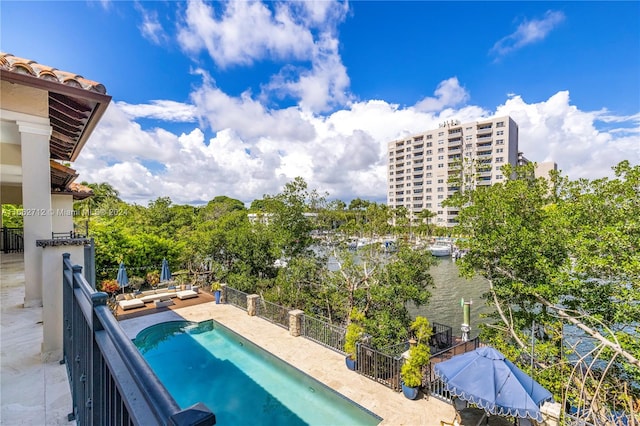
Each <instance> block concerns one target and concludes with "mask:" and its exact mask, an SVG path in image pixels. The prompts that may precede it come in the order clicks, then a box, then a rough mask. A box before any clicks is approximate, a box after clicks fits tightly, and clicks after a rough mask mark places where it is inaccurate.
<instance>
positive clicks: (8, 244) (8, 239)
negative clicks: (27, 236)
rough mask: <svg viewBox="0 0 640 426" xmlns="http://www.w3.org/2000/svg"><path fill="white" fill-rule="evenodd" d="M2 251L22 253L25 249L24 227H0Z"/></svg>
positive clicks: (0, 247)
mask: <svg viewBox="0 0 640 426" xmlns="http://www.w3.org/2000/svg"><path fill="white" fill-rule="evenodd" d="M0 233H2V235H0V251H2V252H3V253H22V252H23V251H24V230H23V229H22V228H8V227H6V226H3V227H2V228H0Z"/></svg>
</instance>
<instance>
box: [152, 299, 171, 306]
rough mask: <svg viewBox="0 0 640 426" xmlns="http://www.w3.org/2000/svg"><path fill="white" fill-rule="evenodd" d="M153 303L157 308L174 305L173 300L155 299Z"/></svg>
mask: <svg viewBox="0 0 640 426" xmlns="http://www.w3.org/2000/svg"><path fill="white" fill-rule="evenodd" d="M153 304H154V305H155V307H156V308H166V307H167V306H171V305H173V300H171V299H169V300H154V301H153Z"/></svg>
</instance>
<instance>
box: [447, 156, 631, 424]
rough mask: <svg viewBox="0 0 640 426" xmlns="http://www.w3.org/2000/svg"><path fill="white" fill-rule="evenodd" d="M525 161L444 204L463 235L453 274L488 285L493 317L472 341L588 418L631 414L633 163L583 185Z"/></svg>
mask: <svg viewBox="0 0 640 426" xmlns="http://www.w3.org/2000/svg"><path fill="white" fill-rule="evenodd" d="M533 167H534V165H529V166H527V167H521V168H517V169H515V170H513V169H512V168H509V167H506V168H503V174H504V175H505V176H513V177H512V178H511V179H509V180H507V181H506V182H505V183H503V184H496V185H494V186H491V187H485V188H479V189H477V190H474V191H469V192H465V193H462V194H459V195H458V196H456V197H454V198H452V199H451V200H449V201H448V203H450V204H452V205H456V206H458V207H460V208H461V211H460V215H459V216H458V219H459V221H460V227H461V230H462V232H464V233H465V234H467V235H469V236H470V240H469V241H468V248H469V253H468V254H467V255H466V256H465V257H463V258H462V261H461V262H460V265H461V267H462V269H463V271H464V272H465V273H467V274H471V273H473V272H476V273H480V274H481V275H483V276H484V277H486V278H487V279H488V280H489V283H490V292H489V302H490V303H492V304H494V305H495V307H496V319H497V320H498V323H496V324H495V325H493V326H490V327H488V328H486V329H485V330H483V333H484V337H485V338H486V339H488V340H489V341H490V342H491V343H492V344H494V345H496V346H497V347H499V349H501V350H503V351H504V352H505V354H506V355H507V356H508V357H509V358H511V359H514V360H516V361H520V363H521V366H522V367H523V368H524V369H525V370H529V371H530V372H531V373H532V374H534V376H535V377H536V379H537V380H539V381H541V382H542V383H543V384H544V385H545V386H547V387H548V388H549V389H550V390H552V391H553V392H554V394H555V395H556V398H557V399H559V400H568V401H569V402H570V403H571V404H572V405H576V406H579V407H583V406H588V407H590V408H591V410H592V411H591V412H590V413H591V416H592V421H593V422H595V423H597V424H601V423H606V422H607V421H608V420H607V415H608V411H610V410H614V409H618V410H624V411H626V412H627V413H634V412H635V413H638V410H637V408H638V406H637V404H638V401H639V400H638V398H639V396H640V388H639V386H640V362H639V361H638V360H639V359H640V329H639V324H640V305H639V304H638V303H637V301H638V300H640V254H639V247H640V203H639V202H638V200H640V167H639V166H633V167H632V166H630V165H629V163H628V162H622V163H621V164H619V165H618V166H617V167H615V168H614V170H615V175H616V178H615V179H608V178H603V179H597V180H593V181H589V180H584V179H582V180H578V181H569V180H568V179H566V178H563V177H561V176H559V175H557V174H556V175H554V176H552V179H551V181H548V180H546V179H542V178H539V179H535V178H533ZM532 342H533V345H534V347H535V353H533V354H532V353H531V346H532ZM532 356H533V365H534V369H533V370H531V368H530V365H531V362H530V360H531V357H532ZM634 404H636V406H635V407H634ZM636 421H638V420H636Z"/></svg>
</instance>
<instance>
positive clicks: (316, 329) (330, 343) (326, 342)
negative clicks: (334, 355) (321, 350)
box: [301, 315, 346, 355]
mask: <svg viewBox="0 0 640 426" xmlns="http://www.w3.org/2000/svg"><path fill="white" fill-rule="evenodd" d="M345 334H346V329H345V328H344V327H341V326H338V325H334V324H331V323H329V322H327V321H323V320H321V319H318V318H314V317H312V316H309V315H303V316H302V330H301V335H302V336H304V337H306V338H307V339H309V340H312V341H314V342H316V343H318V344H320V345H322V346H325V347H327V348H329V349H332V350H334V351H336V352H339V353H341V354H343V355H346V353H345V351H344V336H345Z"/></svg>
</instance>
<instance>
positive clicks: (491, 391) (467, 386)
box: [434, 347, 553, 422]
mask: <svg viewBox="0 0 640 426" xmlns="http://www.w3.org/2000/svg"><path fill="white" fill-rule="evenodd" d="M434 368H435V373H436V376H437V377H439V378H440V380H442V382H443V383H444V385H445V387H446V389H447V390H448V391H449V392H451V394H452V395H454V396H457V397H458V398H460V399H462V400H465V401H468V402H470V403H472V404H476V405H477V406H478V407H481V408H482V409H484V410H485V412H486V413H489V414H493V415H500V416H511V417H517V418H527V417H528V418H531V419H535V420H537V421H540V422H541V421H542V414H541V413H540V406H541V405H542V404H543V403H544V402H545V401H552V400H553V396H552V395H551V392H549V391H548V390H546V389H545V388H543V387H542V386H541V385H540V384H539V383H538V382H536V381H535V380H533V378H531V377H530V376H528V375H527V374H526V373H525V372H523V371H522V370H520V369H519V368H518V367H516V366H515V365H514V364H513V363H512V362H511V361H509V360H508V359H506V358H505V356H504V355H503V354H502V353H500V352H499V351H497V350H496V349H494V348H491V347H482V348H478V349H476V350H473V351H471V352H467V353H465V354H461V355H456V356H454V357H453V358H451V359H449V360H447V361H443V362H440V363H438V364H436V365H435V367H434Z"/></svg>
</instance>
